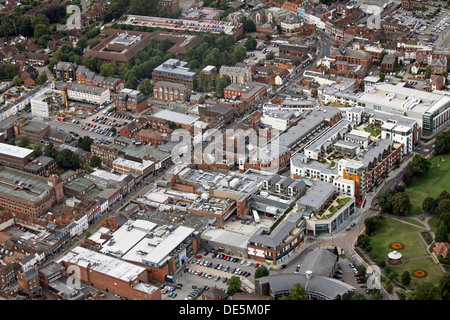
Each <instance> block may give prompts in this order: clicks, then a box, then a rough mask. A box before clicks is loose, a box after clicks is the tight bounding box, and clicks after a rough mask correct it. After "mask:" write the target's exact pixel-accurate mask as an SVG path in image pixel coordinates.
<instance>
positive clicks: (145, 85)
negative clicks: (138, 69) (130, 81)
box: [139, 79, 153, 96]
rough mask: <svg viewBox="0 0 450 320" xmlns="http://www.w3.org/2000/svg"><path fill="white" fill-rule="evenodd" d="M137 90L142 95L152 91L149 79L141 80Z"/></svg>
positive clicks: (147, 94)
mask: <svg viewBox="0 0 450 320" xmlns="http://www.w3.org/2000/svg"><path fill="white" fill-rule="evenodd" d="M139 91H140V92H141V93H142V94H143V95H144V96H149V95H150V94H151V93H152V92H153V85H152V82H151V81H150V79H144V80H142V82H141V84H140V85H139Z"/></svg>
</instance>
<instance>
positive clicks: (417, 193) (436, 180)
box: [405, 155, 450, 215]
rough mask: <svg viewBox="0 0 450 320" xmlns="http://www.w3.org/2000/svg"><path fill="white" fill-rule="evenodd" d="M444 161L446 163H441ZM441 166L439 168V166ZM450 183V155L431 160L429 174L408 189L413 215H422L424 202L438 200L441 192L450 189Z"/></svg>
mask: <svg viewBox="0 0 450 320" xmlns="http://www.w3.org/2000/svg"><path fill="white" fill-rule="evenodd" d="M441 159H444V161H441ZM438 164H439V166H438ZM449 181H450V155H444V156H436V157H433V158H431V167H430V170H429V171H428V173H427V174H426V175H425V176H423V177H422V178H420V179H417V180H415V181H414V183H413V184H412V185H411V186H409V187H407V188H406V190H405V191H406V193H407V194H408V196H409V198H410V199H411V204H412V209H411V214H413V215H415V214H421V213H422V202H423V200H424V199H425V198H426V197H428V196H430V197H434V198H436V197H437V196H438V195H439V194H440V193H441V191H443V190H445V189H448V190H447V191H449V192H450V188H449Z"/></svg>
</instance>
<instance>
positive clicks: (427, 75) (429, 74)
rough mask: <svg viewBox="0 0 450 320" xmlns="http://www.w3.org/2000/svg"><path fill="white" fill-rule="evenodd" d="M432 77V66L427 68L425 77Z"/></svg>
mask: <svg viewBox="0 0 450 320" xmlns="http://www.w3.org/2000/svg"><path fill="white" fill-rule="evenodd" d="M430 77H431V66H427V67H426V68H425V78H427V79H430Z"/></svg>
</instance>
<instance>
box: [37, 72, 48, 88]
mask: <svg viewBox="0 0 450 320" xmlns="http://www.w3.org/2000/svg"><path fill="white" fill-rule="evenodd" d="M46 81H47V73H46V72H45V71H42V72H41V73H39V75H38V77H37V79H36V84H37V85H41V84H44V83H45V82H46Z"/></svg>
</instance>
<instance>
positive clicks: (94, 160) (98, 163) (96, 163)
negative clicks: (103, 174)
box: [89, 156, 102, 168]
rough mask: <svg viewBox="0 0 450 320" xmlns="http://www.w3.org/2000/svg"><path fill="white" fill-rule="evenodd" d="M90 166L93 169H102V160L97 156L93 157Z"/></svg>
mask: <svg viewBox="0 0 450 320" xmlns="http://www.w3.org/2000/svg"><path fill="white" fill-rule="evenodd" d="M89 164H90V165H91V167H97V168H100V167H101V166H102V159H100V158H99V157H97V156H92V158H91V160H90V161H89Z"/></svg>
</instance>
